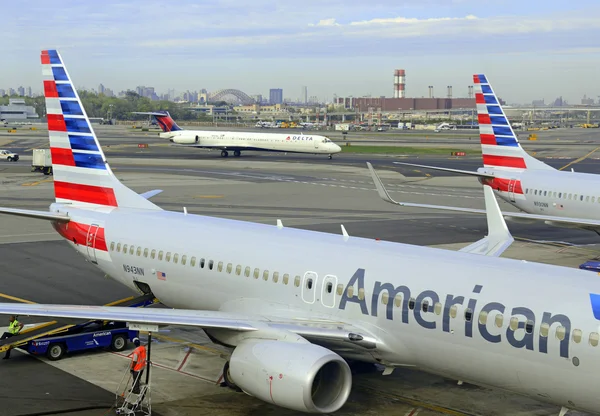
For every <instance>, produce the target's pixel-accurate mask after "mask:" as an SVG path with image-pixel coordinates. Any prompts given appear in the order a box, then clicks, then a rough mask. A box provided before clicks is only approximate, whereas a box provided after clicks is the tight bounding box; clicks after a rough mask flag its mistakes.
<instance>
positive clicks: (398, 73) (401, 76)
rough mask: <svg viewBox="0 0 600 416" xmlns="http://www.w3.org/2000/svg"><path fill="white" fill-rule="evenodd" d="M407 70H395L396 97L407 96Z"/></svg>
mask: <svg viewBox="0 0 600 416" xmlns="http://www.w3.org/2000/svg"><path fill="white" fill-rule="evenodd" d="M405 87H406V72H405V71H404V69H396V70H395V71H394V98H404V97H406V91H405Z"/></svg>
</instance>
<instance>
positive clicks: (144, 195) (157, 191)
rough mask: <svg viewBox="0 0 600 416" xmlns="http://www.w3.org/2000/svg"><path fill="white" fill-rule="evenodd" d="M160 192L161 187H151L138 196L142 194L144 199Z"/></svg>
mask: <svg viewBox="0 0 600 416" xmlns="http://www.w3.org/2000/svg"><path fill="white" fill-rule="evenodd" d="M161 192H162V189H153V190H152V191H147V192H144V193H143V194H140V196H143V197H144V198H146V199H150V198H152V197H153V196H156V195H158V194H160V193H161Z"/></svg>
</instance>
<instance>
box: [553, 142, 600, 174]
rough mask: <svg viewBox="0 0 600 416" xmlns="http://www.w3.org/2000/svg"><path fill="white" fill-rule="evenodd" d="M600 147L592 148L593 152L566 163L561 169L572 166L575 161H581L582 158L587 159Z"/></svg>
mask: <svg viewBox="0 0 600 416" xmlns="http://www.w3.org/2000/svg"><path fill="white" fill-rule="evenodd" d="M598 149H600V147H596V148H595V149H594V150H592V151H591V152H589V153H588V154H587V155H584V156H581V157H580V158H579V159H575V160H573V161H572V162H569V163H567V164H566V165H564V166H563V167H562V168H560V169H559V170H563V169H566V168H568V167H569V166H571V165H572V164H574V163H579V162H581V161H582V160H585V159H587V158H588V157H589V156H590V155H591V154H592V153H594V152H595V151H596V150H598Z"/></svg>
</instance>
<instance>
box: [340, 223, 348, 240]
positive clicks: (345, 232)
mask: <svg viewBox="0 0 600 416" xmlns="http://www.w3.org/2000/svg"><path fill="white" fill-rule="evenodd" d="M340 225H341V226H342V235H343V236H344V241H348V239H349V238H350V235H348V232H347V231H346V227H344V224H340Z"/></svg>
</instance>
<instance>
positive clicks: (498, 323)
mask: <svg viewBox="0 0 600 416" xmlns="http://www.w3.org/2000/svg"><path fill="white" fill-rule="evenodd" d="M494 323H495V324H496V326H497V327H498V328H502V325H504V315H502V314H501V313H497V314H496V318H495V319H494Z"/></svg>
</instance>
